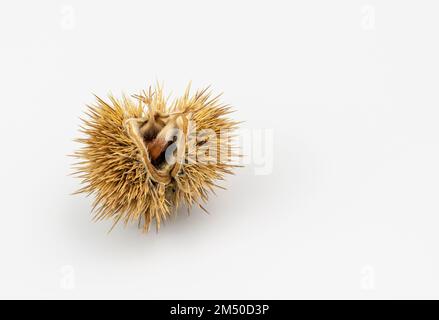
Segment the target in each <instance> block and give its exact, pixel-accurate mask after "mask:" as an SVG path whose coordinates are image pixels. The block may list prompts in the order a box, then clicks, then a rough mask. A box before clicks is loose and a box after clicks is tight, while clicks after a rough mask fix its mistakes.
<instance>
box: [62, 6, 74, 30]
mask: <svg viewBox="0 0 439 320" xmlns="http://www.w3.org/2000/svg"><path fill="white" fill-rule="evenodd" d="M59 13H60V16H61V17H60V20H59V25H60V27H61V29H63V30H73V29H75V28H76V11H75V8H74V7H73V6H72V5H63V6H61V8H60V10H59Z"/></svg>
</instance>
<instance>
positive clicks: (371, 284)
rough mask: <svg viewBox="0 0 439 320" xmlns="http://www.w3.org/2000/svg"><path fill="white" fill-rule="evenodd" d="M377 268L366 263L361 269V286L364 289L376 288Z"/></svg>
mask: <svg viewBox="0 0 439 320" xmlns="http://www.w3.org/2000/svg"><path fill="white" fill-rule="evenodd" d="M375 285H376V284H375V268H374V267H373V266H371V265H366V266H363V267H362V268H361V271H360V287H361V289H362V290H364V291H371V290H374V289H375Z"/></svg>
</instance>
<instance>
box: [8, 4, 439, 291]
mask: <svg viewBox="0 0 439 320" xmlns="http://www.w3.org/2000/svg"><path fill="white" fill-rule="evenodd" d="M438 14H439V5H438V3H437V1H396V0H395V1H370V2H367V1H352V0H349V1H348V0H346V1H324V0H321V1H305V0H304V1H225V0H221V1H171V2H170V1H71V2H60V1H2V2H1V4H0V48H1V51H0V58H1V59H0V87H1V100H0V101H1V113H2V115H1V126H0V130H1V131H0V136H1V160H0V161H1V177H0V178H1V184H0V191H1V192H0V194H1V202H2V206H1V211H0V212H1V224H0V259H1V262H0V297H2V298H61V299H67V298H145V299H151V298H187V299H190V298H207V299H210V298H230V299H233V298H247V299H253V298H262V299H263V298H280V299H285V298H290V299H291V298H355V299H357V298H365V299H369V298H439V287H438V285H439V276H438V267H439V251H438V245H439V234H438V224H439V202H438V194H439V148H438V147H439V126H438V123H439V121H438V120H439V109H438V108H439V104H438V103H439V96H438V84H439V76H438V71H439V63H438V59H439V46H438V31H439V20H438V19H437V16H438ZM156 80H160V81H164V82H165V88H166V89H167V90H168V92H170V91H172V93H173V94H174V95H178V94H180V93H181V92H182V91H183V89H184V88H185V85H186V84H187V82H188V81H189V80H192V81H193V86H194V87H202V86H205V85H208V84H212V85H213V88H214V89H215V90H216V91H217V92H221V91H223V92H224V93H225V94H224V101H225V102H227V103H230V104H232V105H233V106H235V108H236V110H237V112H236V114H235V117H236V119H238V120H243V121H246V122H245V124H243V128H246V129H250V130H256V129H269V130H273V132H274V146H273V160H274V163H273V169H272V171H271V172H270V173H269V174H266V175H256V174H255V169H256V167H257V165H256V164H255V163H250V164H249V165H248V166H246V167H245V168H244V169H240V170H238V171H237V175H236V176H234V177H231V178H229V179H228V180H227V182H226V184H225V186H226V187H227V188H228V191H219V192H218V195H217V196H214V197H212V198H211V201H210V202H209V203H208V205H207V208H208V210H209V211H210V212H211V214H210V215H206V214H204V212H203V211H201V210H199V209H195V210H193V211H192V214H191V215H190V216H187V215H185V214H182V215H180V216H178V217H177V218H175V219H173V220H172V221H169V222H168V223H167V224H166V226H165V227H163V228H162V229H161V231H160V232H159V233H158V234H156V233H155V232H151V233H149V234H147V235H143V234H141V233H140V232H138V231H137V229H136V228H135V227H134V226H133V227H128V228H126V229H124V228H123V227H118V228H116V229H115V230H114V231H113V232H112V233H111V234H109V235H107V231H108V229H109V227H110V224H111V223H110V222H108V223H97V224H94V223H92V222H91V215H90V207H91V206H90V205H91V201H92V199H89V198H86V197H84V196H71V195H70V193H71V192H73V191H75V190H76V189H77V188H78V187H79V181H78V180H75V179H74V178H72V177H69V176H68V174H69V173H70V172H71V170H70V165H71V163H72V159H70V158H68V157H67V155H68V154H71V153H72V152H73V151H74V150H75V148H77V145H76V144H75V143H74V142H72V140H73V139H74V138H75V137H76V136H77V132H78V131H77V130H78V125H79V123H80V122H79V119H78V117H79V116H81V115H82V113H83V111H84V110H85V104H87V103H92V102H93V100H94V98H93V96H92V93H96V94H97V95H100V96H105V95H106V94H107V93H109V92H110V91H111V92H113V93H114V94H116V95H119V94H120V93H121V92H126V93H137V92H138V91H139V90H141V89H143V88H145V87H146V86H147V85H148V84H150V83H151V82H154V81H156Z"/></svg>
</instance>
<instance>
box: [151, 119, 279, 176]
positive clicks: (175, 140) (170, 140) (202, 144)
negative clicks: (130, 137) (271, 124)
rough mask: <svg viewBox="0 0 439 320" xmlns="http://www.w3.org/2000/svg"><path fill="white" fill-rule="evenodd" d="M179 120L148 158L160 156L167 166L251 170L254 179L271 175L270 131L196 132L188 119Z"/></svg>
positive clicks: (271, 148)
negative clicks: (178, 123)
mask: <svg viewBox="0 0 439 320" xmlns="http://www.w3.org/2000/svg"><path fill="white" fill-rule="evenodd" d="M182 119H183V120H182V121H181V122H182V123H183V124H182V125H181V127H177V128H173V129H172V130H168V131H166V134H165V135H164V136H162V137H160V139H157V142H155V144H154V145H153V146H151V147H150V149H149V151H150V152H151V154H155V153H157V154H163V155H164V157H163V158H162V159H161V161H164V162H166V163H167V164H168V165H173V164H175V163H184V164H195V163H197V164H201V165H210V164H218V165H221V164H232V165H236V166H251V167H252V168H253V173H254V174H255V175H269V174H271V173H272V172H273V162H274V130H273V129H240V130H237V132H233V133H231V132H230V131H228V130H220V131H215V130H212V129H203V130H197V126H196V123H195V122H194V121H192V120H191V115H187V116H183V115H182ZM156 150H157V151H156Z"/></svg>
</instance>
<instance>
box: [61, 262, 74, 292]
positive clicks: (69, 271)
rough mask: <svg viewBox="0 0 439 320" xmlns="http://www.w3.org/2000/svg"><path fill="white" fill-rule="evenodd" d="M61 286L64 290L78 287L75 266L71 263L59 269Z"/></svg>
mask: <svg viewBox="0 0 439 320" xmlns="http://www.w3.org/2000/svg"><path fill="white" fill-rule="evenodd" d="M59 273H60V281H59V286H60V288H61V289H62V290H66V291H70V290H73V289H75V288H76V275H75V268H74V267H73V266H71V265H64V266H62V267H61V268H60V269H59Z"/></svg>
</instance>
